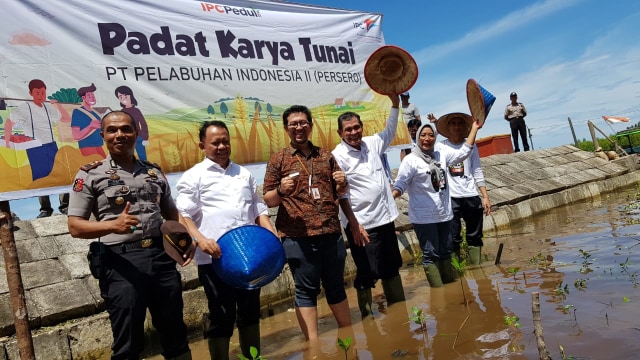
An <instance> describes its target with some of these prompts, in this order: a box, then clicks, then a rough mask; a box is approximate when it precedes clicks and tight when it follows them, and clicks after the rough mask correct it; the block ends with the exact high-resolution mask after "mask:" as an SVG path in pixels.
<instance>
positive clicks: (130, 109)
mask: <svg viewBox="0 0 640 360" xmlns="http://www.w3.org/2000/svg"><path fill="white" fill-rule="evenodd" d="M115 95H116V97H117V98H118V100H119V101H120V105H121V106H122V111H124V112H126V113H127V114H129V115H131V117H132V118H133V121H135V123H136V129H138V140H136V152H137V153H138V158H140V160H147V150H146V147H147V145H149V128H148V126H147V120H145V118H144V115H142V111H140V109H138V107H137V105H138V100H136V97H135V96H133V90H131V88H130V87H128V86H124V85H123V86H118V87H117V88H116V90H115Z"/></svg>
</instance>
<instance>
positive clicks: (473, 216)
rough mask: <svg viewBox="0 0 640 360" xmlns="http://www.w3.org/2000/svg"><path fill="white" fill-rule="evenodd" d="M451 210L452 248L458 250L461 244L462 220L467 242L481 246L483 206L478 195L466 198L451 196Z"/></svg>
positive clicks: (470, 244)
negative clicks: (465, 229)
mask: <svg viewBox="0 0 640 360" xmlns="http://www.w3.org/2000/svg"><path fill="white" fill-rule="evenodd" d="M451 209H452V210H453V224H452V227H453V230H452V231H453V249H454V250H459V249H460V244H462V221H461V220H464V224H465V225H466V227H467V236H466V237H467V244H468V245H469V246H482V245H483V244H482V221H483V219H484V208H483V207H482V199H480V196H474V197H466V198H453V197H452V198H451Z"/></svg>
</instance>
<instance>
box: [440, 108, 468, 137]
mask: <svg viewBox="0 0 640 360" xmlns="http://www.w3.org/2000/svg"><path fill="white" fill-rule="evenodd" d="M458 117H459V118H462V119H463V120H464V123H465V125H466V127H467V130H466V131H465V134H464V137H467V135H469V132H471V125H472V124H473V119H472V118H471V115H467V114H465V113H459V112H455V113H450V114H446V115H442V116H440V118H438V121H436V129H438V134H441V135H442V136H444V137H446V138H449V137H450V136H451V132H449V121H451V119H454V118H458Z"/></svg>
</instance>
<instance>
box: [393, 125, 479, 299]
mask: <svg viewBox="0 0 640 360" xmlns="http://www.w3.org/2000/svg"><path fill="white" fill-rule="evenodd" d="M445 116H446V115H445ZM460 116H468V115H466V114H460ZM480 127H481V125H479V124H478V122H477V121H475V120H474V121H473V124H472V126H471V132H470V133H469V136H468V137H467V140H466V142H465V144H464V145H463V146H462V147H461V148H460V149H452V148H450V147H447V146H443V145H442V144H441V143H436V135H437V132H436V125H435V124H434V123H426V124H423V125H422V126H421V127H420V128H419V129H418V135H417V141H416V148H415V149H414V150H413V151H412V152H411V153H410V154H409V155H407V156H405V158H404V159H403V160H402V163H401V164H400V168H399V169H398V175H397V177H396V181H395V183H394V185H393V196H394V198H398V197H400V196H401V195H402V194H403V193H404V192H407V193H408V195H409V220H410V221H411V223H412V224H413V229H414V231H415V232H416V235H417V237H418V241H419V242H420V248H421V249H422V266H423V268H424V271H425V274H426V275H427V280H428V281H429V285H430V286H431V287H440V286H442V285H443V283H449V282H453V281H455V275H454V272H453V267H452V265H451V253H452V251H453V238H452V219H453V211H452V210H451V198H450V195H449V189H448V187H447V175H446V173H447V172H446V171H445V170H446V168H447V164H456V163H458V162H461V161H463V160H464V159H465V158H466V157H467V156H469V154H470V153H471V149H472V146H473V144H474V143H475V141H476V134H477V132H478V129H479V128H480Z"/></svg>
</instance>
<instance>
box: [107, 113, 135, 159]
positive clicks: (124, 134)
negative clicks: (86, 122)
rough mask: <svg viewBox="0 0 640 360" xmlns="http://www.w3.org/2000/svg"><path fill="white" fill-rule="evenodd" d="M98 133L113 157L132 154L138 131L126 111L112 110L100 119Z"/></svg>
mask: <svg viewBox="0 0 640 360" xmlns="http://www.w3.org/2000/svg"><path fill="white" fill-rule="evenodd" d="M100 135H101V136H102V138H103V139H104V142H105V144H107V149H108V150H109V154H111V156H113V157H119V156H133V152H134V149H135V146H136V138H137V137H138V131H137V129H136V127H135V124H134V122H133V119H132V118H131V116H129V115H128V114H127V113H124V112H122V111H114V112H111V113H109V114H107V115H106V116H105V117H104V118H103V119H102V129H101V131H100Z"/></svg>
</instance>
